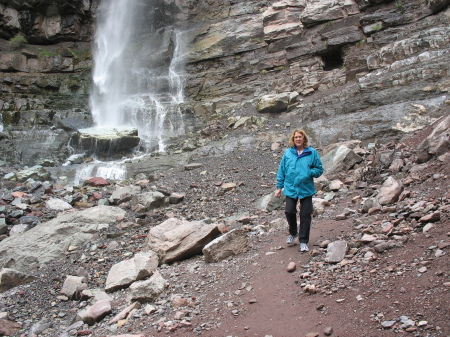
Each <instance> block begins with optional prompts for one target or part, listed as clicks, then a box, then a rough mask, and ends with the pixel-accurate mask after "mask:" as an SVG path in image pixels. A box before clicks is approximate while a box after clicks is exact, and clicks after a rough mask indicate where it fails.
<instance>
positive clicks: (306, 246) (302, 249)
mask: <svg viewBox="0 0 450 337" xmlns="http://www.w3.org/2000/svg"><path fill="white" fill-rule="evenodd" d="M300 251H301V252H307V251H309V248H308V245H307V244H306V243H300Z"/></svg>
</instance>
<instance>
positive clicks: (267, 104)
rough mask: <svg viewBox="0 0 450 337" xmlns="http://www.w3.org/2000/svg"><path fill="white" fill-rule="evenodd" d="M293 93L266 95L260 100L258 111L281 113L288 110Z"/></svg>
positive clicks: (257, 106)
mask: <svg viewBox="0 0 450 337" xmlns="http://www.w3.org/2000/svg"><path fill="white" fill-rule="evenodd" d="M290 97H291V93H289V92H284V93H281V94H271V95H264V96H262V97H261V98H259V100H258V104H257V105H256V111H258V112H261V113H264V112H269V113H273V112H275V113H280V112H284V111H286V110H287V108H288V105H289V101H290Z"/></svg>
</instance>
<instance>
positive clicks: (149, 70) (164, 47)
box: [90, 0, 185, 151]
mask: <svg viewBox="0 0 450 337" xmlns="http://www.w3.org/2000/svg"><path fill="white" fill-rule="evenodd" d="M103 5H104V6H105V7H104V8H102V10H104V12H103V14H104V15H101V16H100V17H99V22H98V28H97V34H96V38H95V45H96V49H95V51H94V73H93V81H94V90H93V92H92V95H91V100H90V103H91V110H92V115H93V118H94V121H95V124H96V126H97V127H98V128H119V127H124V126H125V127H134V128H136V129H137V130H138V135H139V137H140V138H141V140H142V142H141V144H142V147H143V148H144V149H154V148H156V149H157V150H159V151H164V150H165V143H164V140H165V139H167V138H170V137H174V136H179V135H182V134H184V132H185V130H184V128H185V127H184V123H183V115H182V111H181V105H182V104H183V87H184V83H183V77H182V76H181V75H180V73H181V72H182V70H183V58H182V56H181V55H182V50H183V43H182V42H183V41H182V34H181V33H180V32H176V31H175V30H174V29H173V27H166V28H161V29H160V30H159V31H156V32H154V36H152V37H149V38H148V41H142V40H140V39H142V37H141V36H139V32H140V31H139V29H140V30H141V31H142V27H134V25H133V23H135V22H142V20H140V18H139V15H141V14H142V13H140V11H141V10H142V9H141V8H138V6H139V4H138V3H137V0H114V1H109V2H105V3H104V4H103ZM136 28H138V29H136ZM158 57H159V58H160V59H162V60H163V61H159V60H158ZM165 59H169V60H170V63H169V64H166V63H167V62H165V61H164V60H165ZM149 60H152V62H149Z"/></svg>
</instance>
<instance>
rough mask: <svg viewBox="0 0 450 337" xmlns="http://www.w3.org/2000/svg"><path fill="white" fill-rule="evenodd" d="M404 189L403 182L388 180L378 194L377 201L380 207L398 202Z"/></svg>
mask: <svg viewBox="0 0 450 337" xmlns="http://www.w3.org/2000/svg"><path fill="white" fill-rule="evenodd" d="M403 190H404V187H403V185H402V183H401V182H399V181H397V180H396V179H395V178H393V177H389V178H387V179H386V180H385V181H384V183H383V185H382V186H381V188H380V192H378V194H377V196H376V199H377V201H378V202H379V203H380V205H387V204H393V203H395V202H397V201H398V198H399V196H400V194H401V193H402V192H403Z"/></svg>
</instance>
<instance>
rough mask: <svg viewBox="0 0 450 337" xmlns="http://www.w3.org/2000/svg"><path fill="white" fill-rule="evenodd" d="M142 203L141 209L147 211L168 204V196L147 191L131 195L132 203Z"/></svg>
mask: <svg viewBox="0 0 450 337" xmlns="http://www.w3.org/2000/svg"><path fill="white" fill-rule="evenodd" d="M137 204H141V205H143V207H144V209H143V211H145V212H146V211H149V210H151V209H155V208H160V207H166V206H168V205H169V198H168V197H166V196H165V195H164V194H163V193H161V192H155V191H153V192H147V193H142V194H138V195H136V196H134V197H133V200H132V205H137Z"/></svg>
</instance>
